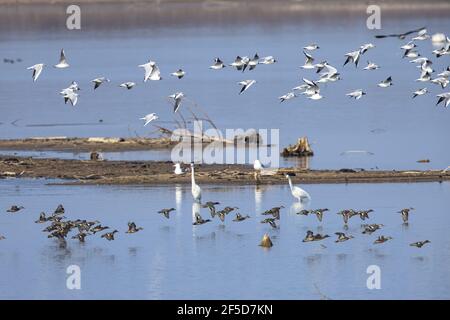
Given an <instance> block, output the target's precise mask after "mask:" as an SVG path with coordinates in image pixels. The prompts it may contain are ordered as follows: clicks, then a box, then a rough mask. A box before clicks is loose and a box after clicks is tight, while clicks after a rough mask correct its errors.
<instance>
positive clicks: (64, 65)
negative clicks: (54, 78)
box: [54, 49, 69, 69]
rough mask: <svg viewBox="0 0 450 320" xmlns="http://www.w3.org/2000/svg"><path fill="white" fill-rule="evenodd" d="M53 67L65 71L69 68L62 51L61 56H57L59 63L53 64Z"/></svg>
mask: <svg viewBox="0 0 450 320" xmlns="http://www.w3.org/2000/svg"><path fill="white" fill-rule="evenodd" d="M54 67H55V68H58V69H65V68H68V67H69V64H68V63H67V60H66V55H65V54H64V49H61V54H60V56H59V62H58V64H55V65H54Z"/></svg>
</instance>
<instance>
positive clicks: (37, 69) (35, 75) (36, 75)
mask: <svg viewBox="0 0 450 320" xmlns="http://www.w3.org/2000/svg"><path fill="white" fill-rule="evenodd" d="M44 66H45V64H43V63H38V64H35V65H34V66H31V67H28V68H27V70H33V75H32V77H33V81H36V80H37V79H38V78H39V76H40V75H41V72H42V69H43V68H44Z"/></svg>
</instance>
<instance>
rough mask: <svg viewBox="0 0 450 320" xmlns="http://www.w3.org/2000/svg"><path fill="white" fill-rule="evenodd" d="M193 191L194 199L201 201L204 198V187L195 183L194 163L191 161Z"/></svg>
mask: <svg viewBox="0 0 450 320" xmlns="http://www.w3.org/2000/svg"><path fill="white" fill-rule="evenodd" d="M191 184H192V186H191V191H192V197H193V198H194V201H196V202H198V203H200V201H201V199H202V189H201V188H200V186H199V185H198V184H196V183H195V173H194V163H191Z"/></svg>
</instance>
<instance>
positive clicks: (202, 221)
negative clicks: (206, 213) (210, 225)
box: [193, 214, 211, 226]
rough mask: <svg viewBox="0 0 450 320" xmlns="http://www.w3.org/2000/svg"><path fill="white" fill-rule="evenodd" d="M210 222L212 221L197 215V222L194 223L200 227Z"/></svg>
mask: <svg viewBox="0 0 450 320" xmlns="http://www.w3.org/2000/svg"><path fill="white" fill-rule="evenodd" d="M210 221H211V220H210V219H203V218H202V216H201V215H199V214H197V215H195V222H194V223H193V225H194V226H198V225H201V224H205V223H207V222H210Z"/></svg>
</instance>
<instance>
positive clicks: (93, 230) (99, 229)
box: [91, 224, 109, 234]
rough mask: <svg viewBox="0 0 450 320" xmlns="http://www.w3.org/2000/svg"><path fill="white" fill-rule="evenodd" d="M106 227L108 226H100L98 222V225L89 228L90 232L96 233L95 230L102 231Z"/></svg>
mask: <svg viewBox="0 0 450 320" xmlns="http://www.w3.org/2000/svg"><path fill="white" fill-rule="evenodd" d="M106 229H109V227H107V226H102V225H101V224H99V225H97V226H95V227H92V228H91V232H92V233H93V234H96V233H97V232H100V231H103V230H106Z"/></svg>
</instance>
